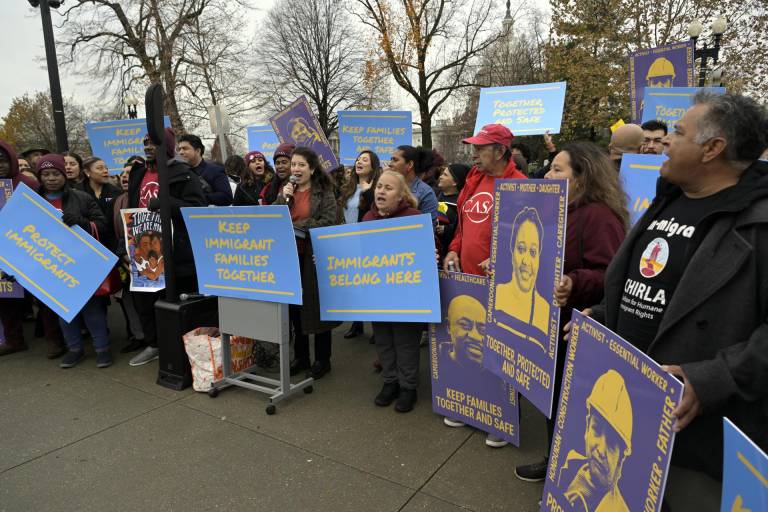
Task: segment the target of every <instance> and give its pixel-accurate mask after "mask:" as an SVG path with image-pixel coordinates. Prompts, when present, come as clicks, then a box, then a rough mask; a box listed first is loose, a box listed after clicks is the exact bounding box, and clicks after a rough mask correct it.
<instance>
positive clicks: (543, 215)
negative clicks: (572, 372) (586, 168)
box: [483, 180, 568, 417]
mask: <svg viewBox="0 0 768 512" xmlns="http://www.w3.org/2000/svg"><path fill="white" fill-rule="evenodd" d="M567 200H568V182H567V181H565V180H496V189H495V200H494V211H493V232H492V235H491V258H490V268H491V280H490V284H489V286H488V320H487V323H486V339H485V347H484V350H485V355H484V357H483V364H484V365H485V367H486V368H488V369H489V370H491V371H492V372H494V373H496V374H497V375H499V376H500V377H501V378H503V379H504V380H505V381H507V382H509V383H510V384H512V385H513V386H514V387H515V389H517V390H518V391H519V392H520V393H521V394H523V395H524V396H525V397H526V398H527V399H528V400H530V401H531V403H532V404H533V405H535V406H536V407H537V408H538V409H539V410H540V411H541V412H542V413H544V415H545V416H547V417H550V415H551V414H552V400H553V395H554V389H555V366H556V364H555V363H556V360H557V345H558V339H559V334H560V331H559V328H558V325H559V320H560V308H559V307H558V306H557V303H556V302H555V300H554V294H555V286H557V284H558V283H559V282H560V278H561V273H562V271H563V259H564V257H563V254H564V251H565V228H566V216H567V208H568V203H567Z"/></svg>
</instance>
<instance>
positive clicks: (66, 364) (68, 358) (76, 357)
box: [59, 349, 85, 368]
mask: <svg viewBox="0 0 768 512" xmlns="http://www.w3.org/2000/svg"><path fill="white" fill-rule="evenodd" d="M83 359H85V351H84V350H82V349H81V350H70V351H69V352H67V353H66V354H64V357H62V358H61V362H60V363H59V366H60V367H61V368H72V367H74V366H77V363H79V362H80V361H82V360H83Z"/></svg>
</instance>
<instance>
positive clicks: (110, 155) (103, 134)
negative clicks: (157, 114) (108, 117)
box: [85, 116, 171, 175]
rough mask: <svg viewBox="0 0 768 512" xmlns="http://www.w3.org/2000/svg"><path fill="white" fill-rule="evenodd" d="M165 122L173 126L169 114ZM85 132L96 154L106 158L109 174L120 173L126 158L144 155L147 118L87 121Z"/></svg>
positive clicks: (168, 125) (164, 119) (166, 124)
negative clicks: (98, 121)
mask: <svg viewBox="0 0 768 512" xmlns="http://www.w3.org/2000/svg"><path fill="white" fill-rule="evenodd" d="M163 122H164V124H165V126H166V127H170V126H171V119H170V118H169V117H168V116H165V117H164V118H163ZM85 132H86V134H87V135H88V142H90V143H91V149H92V150H93V154H94V156H97V157H99V158H101V159H103V160H104V163H105V164H107V169H109V174H112V175H114V174H120V173H121V172H122V171H123V166H124V165H125V162H126V160H128V158H130V157H132V156H133V155H139V156H141V157H143V156H144V136H145V135H146V134H147V120H146V119H121V120H118V121H104V122H101V123H86V124H85Z"/></svg>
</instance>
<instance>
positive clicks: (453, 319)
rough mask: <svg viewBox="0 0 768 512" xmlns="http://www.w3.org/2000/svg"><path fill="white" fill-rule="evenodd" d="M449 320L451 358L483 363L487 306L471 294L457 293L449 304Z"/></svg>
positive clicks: (465, 361) (459, 361)
mask: <svg viewBox="0 0 768 512" xmlns="http://www.w3.org/2000/svg"><path fill="white" fill-rule="evenodd" d="M447 320H448V335H449V336H450V337H451V343H450V352H449V357H450V358H451V360H452V361H453V362H455V363H459V364H464V363H474V364H478V365H482V364H483V339H484V338H485V306H483V305H482V304H481V303H480V301H479V300H477V299H476V298H474V297H472V296H470V295H457V296H456V297H454V298H453V300H451V302H450V304H448V318H447Z"/></svg>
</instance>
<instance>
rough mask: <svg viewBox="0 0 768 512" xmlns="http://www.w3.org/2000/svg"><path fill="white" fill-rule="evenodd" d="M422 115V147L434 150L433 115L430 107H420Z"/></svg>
mask: <svg viewBox="0 0 768 512" xmlns="http://www.w3.org/2000/svg"><path fill="white" fill-rule="evenodd" d="M419 114H420V115H421V147H423V148H427V149H432V114H430V113H429V105H428V104H424V103H422V104H421V105H419Z"/></svg>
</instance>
